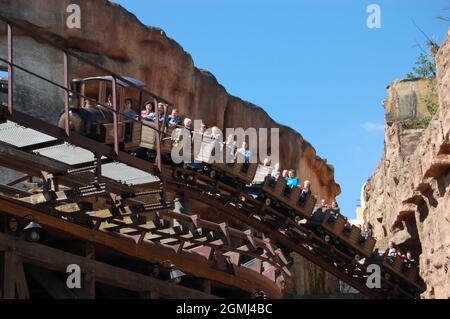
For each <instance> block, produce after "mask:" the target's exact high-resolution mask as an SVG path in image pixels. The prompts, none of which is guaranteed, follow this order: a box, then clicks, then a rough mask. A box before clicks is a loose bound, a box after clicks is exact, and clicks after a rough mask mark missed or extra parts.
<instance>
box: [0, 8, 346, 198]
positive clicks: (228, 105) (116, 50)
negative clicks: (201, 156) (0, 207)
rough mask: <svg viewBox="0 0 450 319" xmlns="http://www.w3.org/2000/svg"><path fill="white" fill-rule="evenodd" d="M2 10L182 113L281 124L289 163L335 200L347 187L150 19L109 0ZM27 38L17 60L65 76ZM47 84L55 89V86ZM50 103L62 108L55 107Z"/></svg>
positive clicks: (221, 121)
mask: <svg viewBox="0 0 450 319" xmlns="http://www.w3.org/2000/svg"><path fill="white" fill-rule="evenodd" d="M71 3H77V4H79V5H80V7H81V29H69V28H67V26H66V19H67V17H68V14H67V13H66V10H67V6H68V5H69V4H71ZM43 8H46V9H45V10H43ZM0 11H1V12H2V14H3V15H5V16H7V17H10V18H14V20H16V21H19V22H22V23H24V24H26V25H28V26H29V28H30V29H31V30H35V31H39V32H40V33H41V34H46V35H47V36H49V37H51V38H52V39H53V40H57V41H58V42H59V43H61V44H62V45H64V46H66V47H68V48H71V49H72V50H75V51H78V52H79V53H80V54H82V55H83V56H85V57H87V58H89V59H90V60H92V61H94V62H97V63H99V64H101V65H103V66H105V67H107V68H109V69H111V70H113V71H114V72H116V73H118V74H122V75H128V76H133V77H135V78H138V79H140V80H142V81H144V82H145V83H147V85H148V88H149V89H150V90H151V91H153V92H154V93H156V94H158V95H160V96H162V97H163V98H165V99H167V100H169V101H170V102H172V103H174V105H175V106H176V107H177V108H178V109H179V110H180V112H181V113H182V114H185V115H189V117H191V118H194V119H202V120H203V121H205V122H206V123H208V124H209V125H214V124H217V125H218V126H219V127H220V128H228V127H230V128H233V127H243V128H248V127H254V128H280V139H281V145H280V158H281V159H283V160H282V166H283V167H292V168H296V169H297V170H298V172H299V174H300V177H301V178H302V179H303V180H304V179H309V180H311V182H312V185H313V188H314V189H315V192H316V193H317V195H318V196H319V197H321V198H322V197H323V198H328V199H331V198H334V197H335V196H337V195H338V194H339V193H340V188H339V185H338V184H336V183H335V181H334V169H333V167H332V166H330V165H327V162H326V160H324V159H321V158H320V157H318V156H317V154H316V151H315V149H314V148H313V147H312V145H311V144H309V143H308V142H307V141H305V140H304V139H303V137H302V136H301V135H300V134H299V133H298V132H295V131H294V130H292V129H290V128H288V127H285V126H282V125H280V124H278V123H275V122H274V121H273V120H272V119H271V118H270V117H269V116H268V115H267V113H266V112H265V111H264V110H263V109H261V108H260V107H258V106H256V105H253V104H252V103H249V102H246V101H242V100H241V99H239V98H237V97H234V96H231V95H229V94H228V93H227V91H226V90H225V88H224V87H223V86H221V85H220V84H219V83H218V82H217V80H216V79H215V77H214V76H213V75H212V74H211V73H209V72H206V71H203V70H199V69H197V68H196V67H195V66H194V63H193V61H192V58H191V56H190V55H189V54H188V53H186V52H185V51H184V50H183V48H182V47H181V46H180V45H179V44H178V43H176V42H175V41H173V40H172V39H170V38H168V37H167V36H166V35H165V33H164V31H162V30H160V29H158V28H155V27H149V26H145V25H143V24H142V23H141V22H140V21H138V20H137V19H136V17H135V16H134V15H132V14H131V13H129V12H128V11H126V10H124V9H123V8H122V7H120V6H119V5H116V4H113V3H110V2H109V1H107V0H97V1H94V0H85V1H68V0H64V1H61V0H39V1H31V2H30V1H24V0H23V1H22V0H0ZM2 41H4V39H2ZM28 41H30V40H29V39H27V38H25V37H20V38H19V39H18V40H16V46H17V48H18V50H17V53H16V54H17V57H16V61H22V60H23V61H24V64H25V65H26V66H30V67H31V68H32V69H33V70H36V71H40V72H41V73H43V75H47V76H50V77H51V78H52V79H54V80H55V81H56V82H59V83H61V82H62V77H61V75H58V74H61V72H58V70H59V71H61V70H62V69H61V67H62V56H59V57H58V56H55V52H54V51H53V50H51V49H49V48H40V49H39V50H29V49H27V48H30V45H29V44H30V43H28ZM3 45H4V43H3ZM0 47H1V46H0ZM20 48H22V50H20ZM2 52H6V51H2ZM50 60H51V63H50ZM33 61H34V62H33ZM36 61H41V62H40V63H37V62H36ZM50 65H52V66H51V67H49V66H50ZM93 73H96V74H95V75H101V74H98V71H96V70H92V69H91V68H89V67H87V66H86V65H83V64H80V63H78V62H76V61H73V60H72V61H71V77H72V78H74V77H85V76H92V75H93ZM18 76H20V74H19V75H18ZM24 81H25V80H24ZM41 85H44V84H41ZM36 89H38V88H36ZM40 91H41V92H42V91H50V92H52V90H51V89H49V88H40ZM59 94H60V95H61V92H59ZM41 95H42V93H41ZM35 96H39V94H36V95H35ZM61 97H62V95H61ZM53 98H55V97H53ZM32 102H33V101H30V103H32ZM34 109H35V108H34ZM47 110H48V112H49V113H52V112H53V113H55V112H54V111H53V109H52V108H48V109H47Z"/></svg>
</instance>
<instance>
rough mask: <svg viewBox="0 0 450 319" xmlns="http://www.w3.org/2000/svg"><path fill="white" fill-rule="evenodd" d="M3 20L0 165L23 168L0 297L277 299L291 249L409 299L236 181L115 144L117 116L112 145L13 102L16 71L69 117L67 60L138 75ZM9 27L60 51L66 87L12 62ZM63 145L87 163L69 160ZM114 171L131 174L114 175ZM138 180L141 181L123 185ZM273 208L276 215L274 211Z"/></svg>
mask: <svg viewBox="0 0 450 319" xmlns="http://www.w3.org/2000/svg"><path fill="white" fill-rule="evenodd" d="M0 20H2V21H3V22H4V23H5V24H6V25H7V29H6V31H7V32H6V34H7V40H8V41H7V42H8V58H7V59H3V58H0V60H1V61H2V62H3V63H5V64H6V65H7V66H8V90H7V96H8V99H7V101H6V102H5V103H3V104H2V105H1V106H0V123H2V124H0V166H3V167H6V168H9V169H13V170H15V171H17V172H21V173H22V174H23V176H22V177H21V178H19V179H17V180H15V181H11V182H9V183H8V184H5V185H0V217H1V218H0V251H1V254H0V275H1V277H0V278H1V280H0V281H1V283H2V285H1V296H2V297H3V298H29V297H34V296H37V297H39V296H50V297H54V298H95V297H111V296H112V297H118V296H123V297H141V298H183V299H185V298H217V297H238V298H246V297H250V296H252V294H253V293H254V292H255V291H257V290H263V291H264V292H265V293H266V294H267V295H268V296H269V297H270V298H282V297H283V295H284V294H285V292H286V287H287V286H289V282H290V280H291V279H290V278H291V276H292V274H291V273H290V271H289V264H290V257H289V254H290V253H291V252H296V253H298V254H300V255H302V256H303V257H305V258H306V259H308V260H310V261H312V262H313V263H315V264H316V265H318V266H320V267H322V268H323V269H324V270H326V271H328V272H330V273H331V274H333V275H335V276H336V277H338V278H339V279H340V280H342V281H344V282H346V283H347V284H349V285H351V286H353V287H354V288H356V289H358V290H359V291H360V292H361V293H362V294H364V295H365V296H367V297H369V298H384V297H399V296H400V297H410V295H409V294H408V293H407V292H404V291H401V290H399V289H397V288H396V287H395V285H394V284H391V283H390V282H388V281H386V280H384V279H383V289H369V288H368V287H367V286H366V284H365V280H366V278H367V273H366V269H365V266H364V265H363V264H362V263H358V262H356V261H355V260H353V259H352V258H349V257H348V256H345V255H344V254H342V253H341V252H339V251H337V250H335V249H334V248H333V247H332V245H331V244H329V243H327V242H325V241H324V240H323V239H321V238H319V237H317V236H315V235H314V234H313V233H312V232H311V231H308V230H306V229H305V228H303V227H302V226H301V225H298V224H296V223H293V222H292V221H290V220H288V219H286V218H283V217H282V216H280V218H279V220H278V222H276V223H274V222H273V221H272V222H270V220H264V219H262V218H261V217H260V216H258V214H256V213H255V211H251V210H249V209H247V208H245V207H244V206H243V205H242V194H241V191H240V190H235V191H233V190H231V191H230V189H229V188H227V187H226V185H221V184H220V183H216V182H215V181H213V180H211V181H210V183H209V184H208V182H206V183H205V182H204V179H205V177H204V176H203V177H201V178H203V181H201V178H200V176H197V175H198V174H197V173H196V172H194V171H189V170H184V169H183V168H180V167H179V166H177V165H168V164H166V165H163V163H162V161H161V146H160V143H158V145H157V160H156V162H155V163H151V162H147V161H144V160H142V159H139V158H136V157H134V156H132V155H130V154H128V153H125V152H123V151H121V150H120V148H119V144H118V138H117V135H118V129H117V124H118V123H117V117H116V118H115V119H114V123H113V124H114V127H115V134H116V138H115V142H114V144H113V145H112V146H108V145H104V144H102V143H98V142H96V141H94V140H92V139H89V138H87V137H84V136H82V135H79V134H77V133H75V132H72V131H70V129H69V127H70V123H69V122H67V123H66V125H65V129H64V128H59V127H57V126H56V125H54V124H51V123H46V122H45V121H42V120H40V119H38V118H35V117H33V116H31V115H29V114H26V113H24V112H23V111H19V109H23V107H22V106H20V105H14V98H13V96H14V70H15V69H20V70H21V71H22V72H25V73H27V74H29V76H30V77H36V78H38V79H39V80H42V81H46V82H47V83H50V84H53V85H55V86H57V87H59V88H60V89H62V90H63V92H64V101H65V107H64V112H66V113H67V114H68V112H69V105H68V103H69V100H68V97H69V94H70V93H73V92H72V91H71V89H70V88H69V69H68V62H67V61H68V58H76V59H79V60H81V61H83V62H84V63H87V64H89V65H91V66H93V67H95V68H96V69H97V70H99V72H102V73H103V74H107V75H110V76H112V77H113V79H114V80H113V83H114V84H113V85H115V82H116V81H118V80H120V81H123V82H125V83H127V84H129V85H130V86H133V83H130V82H128V81H127V80H126V79H124V78H122V77H120V76H119V75H117V74H114V73H113V72H111V71H109V70H106V69H105V68H103V67H101V66H98V65H95V64H94V63H92V62H90V61H88V60H86V59H85V58H83V57H81V56H79V55H77V54H75V53H73V52H71V51H69V50H67V49H66V48H63V47H60V46H58V45H57V44H55V43H52V42H50V41H49V40H47V39H45V38H42V37H41V36H40V35H38V34H35V33H31V32H29V31H26V30H24V29H23V28H22V27H21V26H20V25H18V24H16V23H15V22H13V21H10V20H8V19H7V18H4V17H1V16H0ZM13 29H18V30H20V31H21V32H26V33H27V35H28V36H30V37H33V38H34V39H36V40H37V41H42V42H45V43H46V44H48V45H51V46H53V47H55V48H56V49H59V50H60V51H61V52H62V54H63V57H64V78H65V83H64V85H59V84H57V83H53V82H52V81H50V80H48V79H45V78H42V77H41V76H39V75H37V74H34V73H33V72H31V71H29V70H27V69H25V68H23V67H21V66H19V65H16V64H15V63H14V59H13ZM136 89H137V90H140V91H142V93H145V94H147V95H150V96H152V97H153V98H154V100H155V102H156V103H157V102H159V101H163V102H165V103H169V102H167V101H165V100H164V99H162V98H160V97H158V96H157V95H155V94H153V93H152V92H149V91H147V90H146V89H144V88H140V87H139V88H138V87H136ZM115 103H116V101H113V104H115ZM115 109H117V108H115ZM66 118H67V119H68V118H69V117H68V116H67V117H66ZM67 121H68V120H67ZM154 129H155V130H156V131H157V133H158V136H157V140H158V141H160V140H161V135H160V134H161V131H160V128H159V127H158V125H155V127H154ZM2 130H3V134H2ZM30 136H33V137H34V138H33V139H30ZM36 137H39V138H36ZM70 152H73V153H70ZM67 153H70V154H73V156H72V157H73V158H77V156H78V155H79V156H80V158H82V160H80V161H78V162H70V161H67V160H64V159H63V157H64V156H63V155H66V157H67ZM77 154H78V155H77ZM81 155H82V156H81ZM114 165H115V166H114ZM120 169H123V171H124V172H128V173H127V174H128V176H119V177H117V176H116V175H117V174H116V173H117V172H118V171H119V170H120ZM111 171H113V173H114V174H116V175H114V174H113V173H111ZM119 175H120V174H119ZM138 177H139V178H141V179H142V180H143V181H144V182H142V183H139V184H133V183H132V182H129V181H131V180H133V179H136V178H138ZM26 181H30V182H34V183H36V181H37V182H38V185H37V186H36V189H34V190H30V189H28V190H24V189H20V188H18V187H17V185H21V184H22V183H24V182H26ZM224 190H225V191H224ZM175 192H176V193H178V194H181V195H184V196H185V198H188V199H192V200H198V201H200V202H202V203H204V204H206V205H208V206H210V207H211V208H212V209H214V211H216V212H218V214H219V215H221V216H225V217H227V218H231V219H233V220H235V221H237V224H240V227H239V229H237V228H233V227H230V226H229V225H228V224H227V223H217V222H213V221H210V220H206V219H204V218H202V217H200V216H198V215H188V214H181V213H177V212H174V211H173V207H174V203H173V202H172V201H171V200H170V199H169V196H168V194H169V193H175ZM264 209H265V208H263V207H260V208H257V209H256V210H257V211H263V210H264ZM270 213H271V215H272V216H277V212H276V211H274V212H270ZM12 219H14V220H16V221H17V222H18V223H19V225H20V224H21V223H24V222H29V221H33V222H36V223H39V225H40V226H42V228H43V229H44V230H45V234H46V236H45V238H42V240H41V241H40V242H39V243H33V242H29V241H26V240H25V239H24V238H23V236H21V234H22V233H23V232H21V230H22V228H21V227H19V231H14V230H11V229H10V228H11V227H10V223H11V220H12ZM219 219H220V218H219ZM261 234H262V235H261ZM71 264H76V265H79V266H80V269H81V272H82V275H83V276H82V278H83V279H82V281H83V283H82V288H81V289H69V288H68V287H67V286H66V284H65V279H66V277H67V276H68V274H67V273H66V270H67V266H68V265H71ZM171 267H172V268H173V267H176V269H178V270H180V271H182V272H184V273H185V274H186V275H185V276H183V277H182V280H181V282H180V283H179V284H177V283H176V282H174V281H173V280H170V276H169V274H170V271H171ZM155 269H156V270H157V271H155Z"/></svg>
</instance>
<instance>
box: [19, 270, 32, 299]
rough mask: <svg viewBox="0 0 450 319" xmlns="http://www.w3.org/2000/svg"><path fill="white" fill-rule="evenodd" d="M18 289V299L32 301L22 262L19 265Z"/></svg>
mask: <svg viewBox="0 0 450 319" xmlns="http://www.w3.org/2000/svg"><path fill="white" fill-rule="evenodd" d="M16 289H17V297H18V298H19V299H30V291H29V290H28V284H27V277H26V276H25V270H24V267H23V263H22V262H18V263H17V277H16Z"/></svg>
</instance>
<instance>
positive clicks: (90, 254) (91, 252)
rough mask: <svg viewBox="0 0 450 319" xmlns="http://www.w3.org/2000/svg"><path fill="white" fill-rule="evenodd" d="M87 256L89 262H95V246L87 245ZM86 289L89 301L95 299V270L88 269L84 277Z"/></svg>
mask: <svg viewBox="0 0 450 319" xmlns="http://www.w3.org/2000/svg"><path fill="white" fill-rule="evenodd" d="M85 256H86V258H87V259H89V260H95V246H94V245H93V244H92V243H86V247H85ZM83 286H84V288H83V290H84V291H85V293H86V296H87V298H88V299H95V269H87V270H86V274H85V275H84V285H83Z"/></svg>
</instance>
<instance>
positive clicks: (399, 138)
mask: <svg viewBox="0 0 450 319" xmlns="http://www.w3.org/2000/svg"><path fill="white" fill-rule="evenodd" d="M436 64H437V69H438V72H437V73H438V74H437V79H436V81H437V84H436V83H435V84H436V85H437V87H436V86H435V85H433V80H431V79H422V80H403V81H396V82H394V83H393V84H392V85H391V86H390V87H389V92H388V98H387V99H386V101H385V103H384V107H385V110H386V123H385V124H386V125H385V150H384V154H383V156H382V159H381V161H380V163H379V165H378V167H377V169H376V171H375V172H374V174H373V175H372V176H371V177H370V179H369V180H368V181H367V183H366V186H365V189H364V200H365V202H366V203H365V211H364V219H365V220H366V221H369V222H370V223H372V225H373V226H374V232H375V237H376V238H377V240H378V242H377V245H378V247H379V248H380V250H384V249H385V248H386V246H387V242H388V241H389V240H392V241H394V242H395V243H397V244H398V245H399V249H400V250H401V251H402V252H403V253H404V252H406V250H411V251H412V253H413V254H415V255H416V256H420V265H419V266H420V274H421V276H422V278H423V280H424V281H425V284H426V285H427V290H426V291H425V293H424V294H423V297H424V298H448V297H450V280H449V278H450V274H449V271H448V268H449V267H448V266H449V261H450V31H449V34H448V36H447V39H446V40H445V41H444V43H443V44H442V46H441V48H440V50H439V52H438V54H437V56H436ZM433 87H436V88H437V93H438V101H437V102H438V103H437V104H438V105H439V109H438V111H437V113H436V114H435V115H434V116H433V118H432V120H431V121H430V123H429V125H428V126H427V127H426V128H420V125H419V126H418V127H416V126H415V125H414V123H420V122H421V121H422V120H423V119H424V118H426V117H427V116H430V114H429V110H428V109H429V107H427V105H428V106H429V105H430V102H431V105H432V101H433V100H435V99H436V98H437V97H435V94H436V90H435V89H433Z"/></svg>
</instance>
